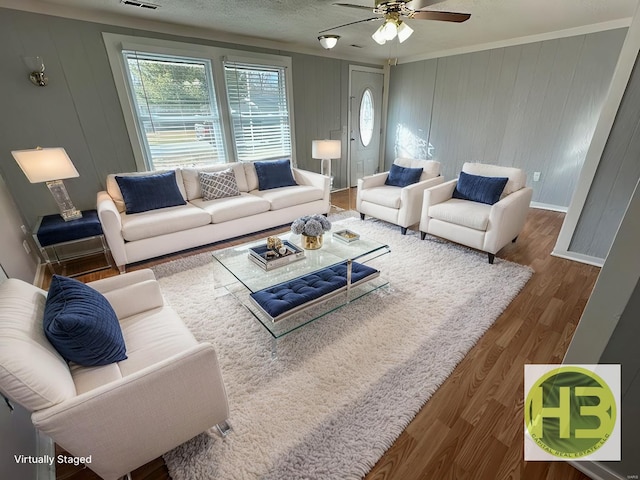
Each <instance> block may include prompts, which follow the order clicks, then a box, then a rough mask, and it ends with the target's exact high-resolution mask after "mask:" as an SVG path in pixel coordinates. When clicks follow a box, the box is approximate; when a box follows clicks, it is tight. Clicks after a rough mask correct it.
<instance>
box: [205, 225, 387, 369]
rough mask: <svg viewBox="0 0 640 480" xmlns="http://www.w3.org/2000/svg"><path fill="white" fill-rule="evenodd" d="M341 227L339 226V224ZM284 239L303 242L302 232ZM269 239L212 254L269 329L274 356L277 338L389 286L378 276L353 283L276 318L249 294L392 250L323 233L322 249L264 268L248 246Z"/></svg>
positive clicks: (229, 282)
mask: <svg viewBox="0 0 640 480" xmlns="http://www.w3.org/2000/svg"><path fill="white" fill-rule="evenodd" d="M336 229H339V227H336ZM277 236H278V237H279V238H281V239H282V240H289V242H291V243H293V244H294V245H301V239H300V235H295V234H293V233H287V234H281V235H277ZM265 242H266V238H264V239H262V240H258V241H255V242H249V243H245V244H242V245H237V246H234V247H229V248H226V249H224V250H219V251H217V252H214V253H213V257H214V258H215V259H216V260H217V262H216V263H217V264H218V265H222V266H224V269H225V270H227V271H229V272H230V273H231V274H232V275H231V276H229V275H220V276H219V277H227V279H226V280H225V279H224V278H219V280H222V284H223V285H224V287H225V288H226V289H227V290H228V291H229V292H230V293H232V294H233V295H234V296H235V297H236V298H238V300H240V302H241V303H242V304H243V305H244V306H245V307H246V308H247V309H248V310H249V311H250V312H251V313H252V314H253V316H254V317H256V318H257V319H258V321H259V322H260V323H261V324H262V325H263V326H264V327H265V328H266V329H267V331H268V332H269V333H270V334H271V336H272V337H273V338H272V341H273V343H272V352H271V353H272V355H274V356H275V352H276V340H277V339H278V338H281V337H283V336H284V335H287V334H288V333H291V332H293V331H294V330H297V329H299V328H301V327H302V326H304V325H307V324H309V323H311V322H313V321H314V320H317V319H318V318H320V317H323V316H324V315H326V314H327V313H330V312H332V311H334V310H337V309H339V308H342V307H344V306H345V305H347V304H348V303H350V302H352V301H354V300H356V299H358V298H360V297H363V296H365V295H368V294H369V293H371V292H373V291H374V290H377V289H379V288H381V287H384V286H386V285H388V281H387V280H385V279H384V278H382V277H381V276H378V277H377V278H374V279H372V280H370V281H368V282H366V283H362V284H359V285H354V286H352V287H351V288H348V289H347V290H345V291H343V292H341V293H339V294H337V295H335V296H332V297H331V298H329V299H327V300H326V301H322V302H319V303H316V304H313V305H311V306H310V307H309V308H305V309H303V310H302V311H300V312H297V313H295V314H293V315H291V316H289V317H287V318H286V319H282V320H278V321H275V322H274V321H273V320H272V319H270V318H269V317H268V316H267V315H265V313H264V312H262V311H261V310H260V309H259V308H256V306H255V304H254V303H253V302H252V301H251V298H250V294H251V293H254V292H257V291H258V290H262V289H264V288H269V287H272V286H274V285H277V284H279V283H282V282H286V281H289V280H293V279H295V278H298V277H301V276H303V275H307V274H309V273H313V272H316V271H318V270H321V269H323V268H326V267H330V266H332V265H336V264H338V263H343V262H345V261H347V260H354V261H357V262H360V263H366V262H368V261H369V260H373V259H374V258H377V257H379V256H381V255H384V254H386V253H389V252H390V249H389V246H388V245H385V244H383V243H380V242H376V241H374V240H370V239H366V238H362V237H361V238H360V239H359V240H357V241H354V242H351V243H345V242H343V241H341V240H338V239H336V238H333V236H332V232H326V233H325V234H324V241H323V246H322V248H319V249H318V250H305V258H304V259H302V260H298V261H295V262H292V263H290V264H288V265H284V266H281V267H277V268H275V269H273V270H269V271H267V270H265V269H263V268H262V267H260V266H259V265H256V264H255V263H254V262H253V261H252V260H250V259H249V248H251V247H253V246H256V245H262V244H264V243H265Z"/></svg>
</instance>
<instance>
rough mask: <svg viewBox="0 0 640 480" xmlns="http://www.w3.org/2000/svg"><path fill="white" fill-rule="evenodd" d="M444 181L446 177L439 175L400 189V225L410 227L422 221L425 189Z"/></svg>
mask: <svg viewBox="0 0 640 480" xmlns="http://www.w3.org/2000/svg"><path fill="white" fill-rule="evenodd" d="M442 183H444V177H442V176H438V177H434V178H430V179H428V180H423V181H422V182H417V183H413V184H411V185H408V186H406V187H404V188H403V189H402V190H401V191H400V211H399V212H398V225H400V226H401V227H409V226H411V225H413V224H415V223H418V222H419V221H420V213H421V212H422V199H423V196H424V192H425V190H427V189H428V188H431V187H435V186H436V185H440V184H442Z"/></svg>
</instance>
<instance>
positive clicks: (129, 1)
mask: <svg viewBox="0 0 640 480" xmlns="http://www.w3.org/2000/svg"><path fill="white" fill-rule="evenodd" d="M120 3H121V4H123V5H129V6H130V7H140V8H148V9H149V10H156V9H157V8H158V7H159V6H160V5H154V4H153V3H146V2H136V1H135V0H120Z"/></svg>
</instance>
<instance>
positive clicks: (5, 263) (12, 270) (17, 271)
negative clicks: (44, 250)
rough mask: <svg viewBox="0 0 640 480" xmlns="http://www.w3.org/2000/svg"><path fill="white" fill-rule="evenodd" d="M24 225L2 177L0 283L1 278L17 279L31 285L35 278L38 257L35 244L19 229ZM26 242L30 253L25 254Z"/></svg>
mask: <svg viewBox="0 0 640 480" xmlns="http://www.w3.org/2000/svg"><path fill="white" fill-rule="evenodd" d="M23 224H24V221H23V220H22V217H21V216H20V213H19V211H18V207H17V206H16V204H15V203H14V202H13V199H12V198H11V195H10V194H9V191H8V189H7V185H6V184H5V182H4V180H3V179H2V176H0V225H2V227H1V228H0V245H2V248H0V267H2V268H1V269H0V283H1V281H2V278H6V277H7V276H8V277H11V278H19V279H20V280H24V281H25V282H29V283H33V281H34V279H35V278H36V271H37V266H38V261H39V259H38V256H37V254H36V247H35V242H33V239H32V237H31V236H30V235H25V234H24V233H23V232H22V229H21V228H20V227H21V225H23ZM25 240H26V241H27V243H28V245H29V247H30V249H31V252H30V253H27V252H26V250H25V249H24V247H23V246H22V242H24V241H25Z"/></svg>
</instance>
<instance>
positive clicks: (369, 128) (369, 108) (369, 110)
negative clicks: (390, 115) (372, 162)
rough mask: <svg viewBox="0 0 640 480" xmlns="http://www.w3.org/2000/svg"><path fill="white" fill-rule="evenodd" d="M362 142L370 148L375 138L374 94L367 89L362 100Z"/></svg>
mask: <svg viewBox="0 0 640 480" xmlns="http://www.w3.org/2000/svg"><path fill="white" fill-rule="evenodd" d="M359 128H360V141H361V142H362V145H363V146H365V147H368V146H369V144H370V143H371V139H372V138H373V93H372V92H371V89H370V88H366V89H365V91H364V93H363V94H362V99H361V100H360V127H359Z"/></svg>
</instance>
